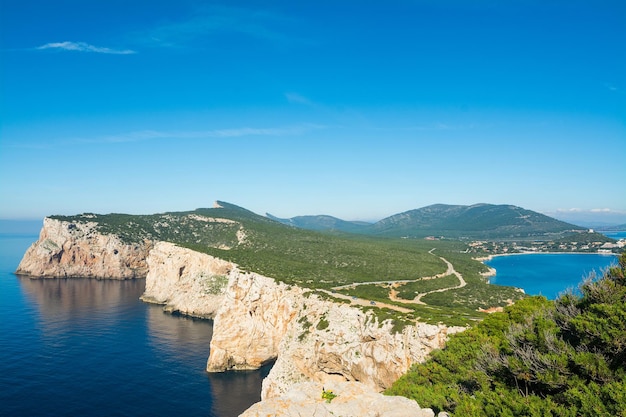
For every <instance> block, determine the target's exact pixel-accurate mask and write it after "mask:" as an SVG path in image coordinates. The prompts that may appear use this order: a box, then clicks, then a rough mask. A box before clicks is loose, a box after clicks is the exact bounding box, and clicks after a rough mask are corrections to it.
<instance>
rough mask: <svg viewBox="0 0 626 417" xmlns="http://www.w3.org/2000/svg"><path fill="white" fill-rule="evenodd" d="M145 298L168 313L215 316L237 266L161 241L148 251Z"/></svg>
mask: <svg viewBox="0 0 626 417" xmlns="http://www.w3.org/2000/svg"><path fill="white" fill-rule="evenodd" d="M146 262H147V264H148V275H147V276H146V290H145V292H144V294H143V295H142V296H141V299H142V300H143V301H146V302H149V303H156V304H164V309H165V310H166V311H169V312H180V313H182V314H186V315H189V316H194V317H201V318H212V317H214V316H215V312H216V311H217V309H218V308H219V307H220V306H221V304H222V301H223V298H224V294H225V292H226V287H227V285H228V281H229V276H230V273H231V271H232V270H233V269H234V268H235V265H234V264H232V263H230V262H227V261H224V260H221V259H218V258H215V257H213V256H210V255H207V254H203V253H199V252H195V251H192V250H190V249H186V248H181V247H178V246H176V245H174V244H172V243H168V242H158V243H157V244H156V245H154V248H153V249H152V250H151V251H150V253H149V254H148V258H147V260H146Z"/></svg>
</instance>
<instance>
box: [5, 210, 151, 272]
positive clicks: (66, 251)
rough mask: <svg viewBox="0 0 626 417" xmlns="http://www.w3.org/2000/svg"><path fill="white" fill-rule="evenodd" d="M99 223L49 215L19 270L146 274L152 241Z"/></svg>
mask: <svg viewBox="0 0 626 417" xmlns="http://www.w3.org/2000/svg"><path fill="white" fill-rule="evenodd" d="M96 226H97V225H96V223H93V222H76V223H72V222H66V221H61V220H55V219H51V218H45V219H44V221H43V227H42V229H41V232H40V234H39V239H38V240H37V241H36V242H35V243H33V244H32V245H31V246H30V248H28V250H27V251H26V253H25V254H24V257H23V258H22V261H21V262H20V264H19V266H18V267H17V271H16V273H17V274H20V275H28V276H31V277H36V278H72V277H93V278H110V279H132V278H144V277H145V276H146V274H147V273H148V265H147V263H146V258H147V256H148V252H149V251H150V249H152V242H150V241H148V240H144V241H141V242H135V243H125V242H122V240H120V239H119V237H117V236H115V235H107V234H102V233H100V232H98V231H97V227H96Z"/></svg>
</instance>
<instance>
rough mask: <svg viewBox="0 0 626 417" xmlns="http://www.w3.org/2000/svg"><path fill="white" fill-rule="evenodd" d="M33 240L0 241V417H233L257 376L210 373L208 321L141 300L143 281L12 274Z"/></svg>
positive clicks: (256, 389) (0, 237) (255, 395)
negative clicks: (208, 361)
mask: <svg viewBox="0 0 626 417" xmlns="http://www.w3.org/2000/svg"><path fill="white" fill-rule="evenodd" d="M36 240H37V235H23V234H0V317H1V319H0V415H1V416H29V417H30V416H107V417H108V416H209V417H213V416H215V417H233V416H237V415H239V414H240V413H241V412H243V411H244V410H245V409H247V408H248V407H249V406H250V405H252V404H253V403H255V402H257V401H259V400H260V394H261V381H262V379H263V378H264V377H265V376H266V375H267V373H268V372H269V369H270V368H269V367H265V368H263V369H261V370H259V371H242V372H226V373H218V374H214V373H213V374H210V373H207V372H206V371H205V368H206V361H207V358H208V356H209V343H210V340H211V334H212V330H213V327H212V322H211V321H208V320H199V319H191V318H188V317H182V316H175V315H171V314H167V313H165V312H163V310H162V308H161V307H160V306H157V305H151V304H146V303H144V302H142V301H140V300H139V297H140V296H141V294H142V293H143V291H144V286H145V280H129V281H115V280H97V279H86V278H81V279H45V280H43V279H30V278H27V277H20V276H16V275H14V273H13V272H14V271H15V270H16V268H17V265H18V264H19V261H20V260H21V258H22V256H23V254H24V252H25V251H26V249H27V248H28V246H29V245H30V244H32V243H33V242H34V241H36Z"/></svg>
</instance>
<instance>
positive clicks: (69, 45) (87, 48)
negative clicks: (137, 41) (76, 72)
mask: <svg viewBox="0 0 626 417" xmlns="http://www.w3.org/2000/svg"><path fill="white" fill-rule="evenodd" d="M36 49H38V50H44V49H56V50H62V51H74V52H95V53H99V54H114V55H130V54H135V53H136V52H135V51H133V50H131V49H112V48H106V47H102V46H94V45H90V44H88V43H86V42H69V41H66V42H52V43H47V44H45V45H41V46H38V47H37V48H36Z"/></svg>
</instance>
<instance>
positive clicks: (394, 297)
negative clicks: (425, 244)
mask: <svg viewBox="0 0 626 417" xmlns="http://www.w3.org/2000/svg"><path fill="white" fill-rule="evenodd" d="M435 249H436V248H432V249H431V250H429V251H428V253H430V254H431V255H433V256H437V255H435V254H434V253H433V251H434V250H435ZM438 258H439V259H441V260H442V261H443V262H445V264H446V266H447V269H446V271H445V272H442V273H440V274H436V275H433V276H431V277H423V278H418V279H405V280H392V281H369V282H355V283H353V284H348V285H340V286H338V287H333V288H332V290H333V291H336V290H341V289H346V288H356V287H357V286H359V285H390V286H391V289H390V290H389V299H390V300H391V301H395V302H398V303H404V304H422V305H426V303H425V302H423V301H422V297H424V296H425V295H428V294H432V293H436V292H444V291H450V290H455V289H458V288H463V287H465V286H466V285H467V282H465V279H463V276H462V275H461V274H460V273H459V272H458V271H456V270H455V269H454V266H453V265H452V264H451V263H450V262H448V260H447V259H445V258H443V257H441V256H438ZM448 275H455V276H456V277H457V278H458V279H459V285H455V286H454V287H447V288H440V289H438V290H432V291H427V292H425V293H421V294H418V295H417V296H416V297H415V298H414V299H412V300H405V299H403V298H398V291H397V290H396V288H398V287H399V286H400V285H402V284H406V283H409V282H418V281H426V280H431V279H437V278H443V277H445V276H448ZM321 291H324V292H325V293H328V294H329V295H331V296H333V297H337V298H342V299H344V300H349V301H350V303H351V304H357V305H361V306H376V307H379V308H383V307H385V308H390V309H392V310H396V311H400V312H403V313H409V312H411V311H413V310H411V309H408V308H404V307H400V306H397V305H393V304H386V303H380V302H373V301H370V300H364V299H361V298H357V297H351V296H349V295H345V294H339V293H336V292H333V291H327V290H321Z"/></svg>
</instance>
